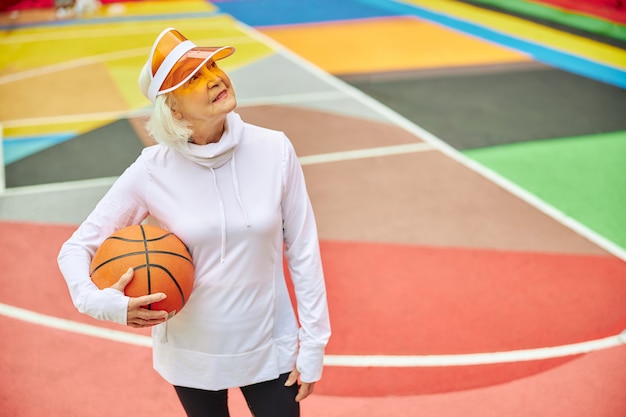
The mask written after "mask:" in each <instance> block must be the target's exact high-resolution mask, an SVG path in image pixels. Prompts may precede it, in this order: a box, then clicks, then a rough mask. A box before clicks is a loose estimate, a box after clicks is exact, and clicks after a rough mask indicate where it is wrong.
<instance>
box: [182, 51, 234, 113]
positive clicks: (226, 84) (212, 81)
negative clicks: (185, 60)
mask: <svg viewBox="0 0 626 417" xmlns="http://www.w3.org/2000/svg"><path fill="white" fill-rule="evenodd" d="M172 95H173V97H174V100H173V103H172V110H173V111H174V114H175V115H177V117H182V118H183V119H185V120H186V121H188V122H191V123H192V124H198V123H201V122H202V121H210V120H215V117H216V116H225V115H227V114H228V113H230V112H231V111H233V110H234V109H235V107H237V100H236V98H235V90H234V89H233V86H232V83H231V81H230V78H228V75H226V73H225V72H224V71H222V70H221V69H220V68H219V67H218V66H217V64H216V63H215V62H214V61H212V60H211V61H208V62H207V63H206V64H205V65H204V66H203V67H202V68H200V69H199V70H198V71H197V72H196V73H195V74H194V75H193V76H192V77H191V78H190V79H189V81H187V82H186V83H185V84H183V85H182V86H180V87H178V88H177V89H176V90H174V91H173V92H172Z"/></svg>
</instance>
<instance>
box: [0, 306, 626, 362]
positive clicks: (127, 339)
mask: <svg viewBox="0 0 626 417" xmlns="http://www.w3.org/2000/svg"><path fill="white" fill-rule="evenodd" d="M0 315H3V316H6V317H10V318H13V319H17V320H21V321H25V322H28V323H31V324H37V325H40V326H45V327H50V328H53V329H57V330H63V331H67V332H72V333H77V334H82V335H85V336H92V337H98V338H101V339H106V340H111V341H115V342H121V343H127V344H131V345H136V346H144V347H152V338H151V337H149V336H143V335H138V334H133V333H129V332H125V331H121V330H113V329H107V328H103V327H99V326H93V325H91V324H84V323H78V322H75V321H72V320H67V319H62V318H59V317H53V316H48V315H46V314H41V313H36V312H34V311H30V310H26V309H23V308H19V307H15V306H11V305H8V304H3V303H0ZM623 344H626V331H625V332H623V333H621V334H618V335H615V336H609V337H605V338H602V339H596V340H590V341H587V342H581V343H573V344H569V345H561V346H553V347H546V348H537V349H523V350H512V351H506V352H486V353H470V354H458V355H325V356H324V365H325V366H345V367H359V368H360V367H383V368H389V367H401V368H414V367H440V366H441V367H443V366H472V365H488V364H494V363H510V362H523V361H533V360H543V359H553V358H560V357H564V356H574V355H581V354H585V353H590V352H593V351H598V350H603V349H608V348H612V347H616V346H620V345H623Z"/></svg>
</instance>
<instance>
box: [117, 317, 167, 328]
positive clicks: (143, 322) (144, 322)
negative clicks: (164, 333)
mask: <svg viewBox="0 0 626 417" xmlns="http://www.w3.org/2000/svg"><path fill="white" fill-rule="evenodd" d="M164 321H165V319H164V318H159V319H142V318H138V317H136V318H134V319H129V320H128V322H127V323H126V324H127V325H128V326H130V327H134V328H140V327H151V326H156V325H157V324H161V323H163V322H164Z"/></svg>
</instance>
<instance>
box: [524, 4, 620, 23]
mask: <svg viewBox="0 0 626 417" xmlns="http://www.w3.org/2000/svg"><path fill="white" fill-rule="evenodd" d="M534 1H535V3H547V4H549V5H552V6H557V7H561V8H564V9H567V10H570V11H575V12H582V13H585V14H589V15H592V16H596V17H600V18H602V19H607V20H611V21H613V22H616V23H623V24H626V2H624V0H582V1H581V0H534Z"/></svg>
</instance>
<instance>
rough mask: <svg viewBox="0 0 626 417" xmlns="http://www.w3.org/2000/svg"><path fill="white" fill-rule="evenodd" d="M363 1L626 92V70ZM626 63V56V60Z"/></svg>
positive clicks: (416, 10) (441, 17) (396, 5)
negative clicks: (437, 24)
mask: <svg viewBox="0 0 626 417" xmlns="http://www.w3.org/2000/svg"><path fill="white" fill-rule="evenodd" d="M361 1H362V2H365V3H368V4H377V5H379V6H382V5H386V7H388V8H391V9H393V11H394V12H396V13H397V14H398V15H405V16H415V17H418V18H421V19H426V20H429V21H432V22H435V23H439V24H441V25H444V26H447V27H450V28H452V29H455V30H458V31H461V32H464V33H467V34H470V35H473V36H477V37H479V38H482V39H485V40H488V41H490V42H495V43H498V44H500V45H502V46H506V47H509V48H513V49H516V50H518V51H521V52H524V53H526V54H528V55H530V56H532V57H533V58H534V59H536V60H537V61H540V62H543V63H545V64H548V65H551V66H553V67H556V68H560V69H563V70H565V71H569V72H571V73H574V74H578V75H582V76H583V77H587V78H591V79H594V80H597V81H601V82H604V83H607V84H612V85H615V86H617V87H621V88H624V89H626V71H623V70H620V69H618V68H615V67H611V66H608V65H604V64H600V63H597V62H593V61H590V60H588V59H585V58H581V57H579V56H575V55H571V54H568V53H566V52H562V51H558V50H556V49H552V48H549V47H546V46H544V45H539V44H536V43H534V42H530V41H527V40H524V39H521V38H517V37H513V36H510V35H506V34H504V33H500V32H497V31H495V30H492V29H489V28H487V27H484V26H480V25H478V24H475V23H471V22H467V21H465V20H462V19H461V18H457V17H452V16H448V15H445V14H442V13H437V12H434V11H432V10H428V9H425V8H423V7H420V6H417V5H413V4H406V3H402V2H401V1H392V2H389V1H386V0H361ZM625 55H626V54H625ZM624 61H625V62H626V56H625V58H624Z"/></svg>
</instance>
